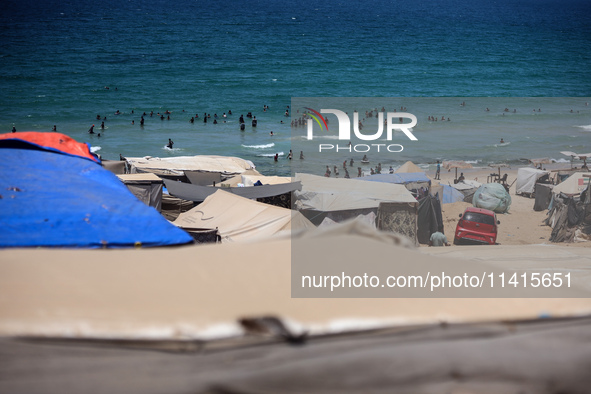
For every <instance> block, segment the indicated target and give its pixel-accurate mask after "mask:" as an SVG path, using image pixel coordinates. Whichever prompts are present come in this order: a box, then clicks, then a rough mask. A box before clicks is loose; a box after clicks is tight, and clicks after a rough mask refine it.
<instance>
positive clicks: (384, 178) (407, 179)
mask: <svg viewBox="0 0 591 394" xmlns="http://www.w3.org/2000/svg"><path fill="white" fill-rule="evenodd" d="M353 179H354V180H360V181H370V182H383V183H395V184H399V185H404V186H405V187H406V189H407V190H409V191H410V190H419V189H423V190H425V191H426V192H427V193H428V192H429V190H430V188H431V179H430V178H429V177H428V176H427V175H426V174H425V173H424V172H401V173H394V174H374V175H369V176H364V177H362V178H353Z"/></svg>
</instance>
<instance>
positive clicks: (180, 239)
mask: <svg viewBox="0 0 591 394" xmlns="http://www.w3.org/2000/svg"><path fill="white" fill-rule="evenodd" d="M0 190H2V192H1V193H2V198H1V199H0V224H1V226H2V231H0V246H1V247H37V246H43V247H73V248H116V247H134V246H135V247H137V246H163V245H179V244H186V243H190V242H192V239H191V237H190V236H189V235H188V234H187V233H186V232H184V231H182V230H180V229H178V228H176V227H175V226H173V225H171V224H170V223H169V222H168V221H167V220H166V219H164V218H163V217H162V216H161V215H160V214H159V213H158V212H157V211H156V210H155V209H153V208H151V207H148V206H146V205H145V204H144V203H142V202H141V201H139V200H138V199H137V198H136V197H134V196H133V194H132V193H131V192H130V191H129V190H128V189H127V187H126V186H125V185H124V184H123V183H121V182H120V181H119V179H118V178H117V177H116V176H115V175H114V174H113V173H111V172H110V171H108V170H106V169H104V168H103V167H101V165H100V161H99V159H98V158H97V157H96V156H94V155H93V154H92V153H90V151H89V148H88V145H86V144H82V143H78V142H76V141H74V140H73V139H71V138H70V137H68V136H66V135H64V134H59V133H35V132H27V133H11V134H4V135H0Z"/></svg>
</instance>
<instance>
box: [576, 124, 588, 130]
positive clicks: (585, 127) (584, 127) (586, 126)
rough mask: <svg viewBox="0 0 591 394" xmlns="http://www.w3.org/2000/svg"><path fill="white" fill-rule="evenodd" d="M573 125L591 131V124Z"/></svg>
mask: <svg viewBox="0 0 591 394" xmlns="http://www.w3.org/2000/svg"><path fill="white" fill-rule="evenodd" d="M573 127H578V128H579V129H583V130H585V131H591V124H588V125H582V126H573Z"/></svg>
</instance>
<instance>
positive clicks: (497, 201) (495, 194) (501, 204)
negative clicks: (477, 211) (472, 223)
mask: <svg viewBox="0 0 591 394" xmlns="http://www.w3.org/2000/svg"><path fill="white" fill-rule="evenodd" d="M472 205H474V206H475V207H476V208H484V209H489V210H491V211H494V212H496V213H506V212H508V211H509V207H510V206H511V195H510V194H509V192H507V190H505V187H504V186H503V185H501V184H500V183H486V184H484V185H482V186H480V187H479V188H478V190H476V192H475V193H474V197H473V198H472Z"/></svg>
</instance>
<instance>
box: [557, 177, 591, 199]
mask: <svg viewBox="0 0 591 394" xmlns="http://www.w3.org/2000/svg"><path fill="white" fill-rule="evenodd" d="M590 180H591V172H575V173H574V174H572V175H571V176H569V177H568V178H566V180H565V181H563V182H561V183H559V184H558V185H556V186H554V188H553V189H552V193H553V194H554V195H557V194H560V193H564V194H569V195H575V194H579V193H581V192H582V191H583V190H585V189H586V188H587V185H588V184H589V182H590Z"/></svg>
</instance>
